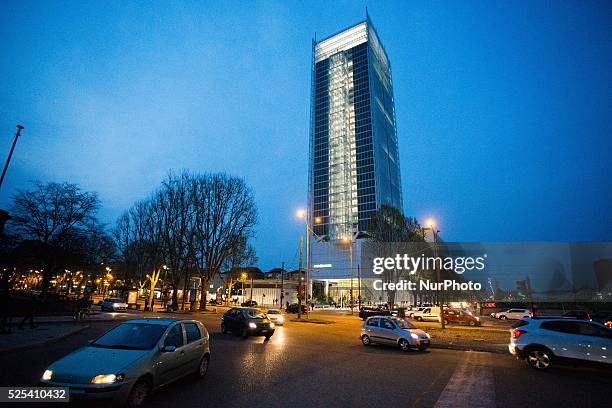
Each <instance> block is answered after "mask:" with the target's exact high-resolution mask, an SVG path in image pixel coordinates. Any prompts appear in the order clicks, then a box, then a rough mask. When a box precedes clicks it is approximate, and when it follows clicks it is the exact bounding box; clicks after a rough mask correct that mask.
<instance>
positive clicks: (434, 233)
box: [421, 218, 446, 329]
mask: <svg viewBox="0 0 612 408" xmlns="http://www.w3.org/2000/svg"><path fill="white" fill-rule="evenodd" d="M425 224H426V225H428V227H426V228H421V230H422V231H423V238H424V237H425V231H426V230H431V234H432V236H433V241H434V258H435V259H436V261H435V262H434V265H436V280H437V281H438V301H439V302H440V327H441V328H442V329H444V328H445V327H446V325H445V324H444V300H443V297H442V294H443V292H442V291H441V290H440V286H441V284H442V282H441V279H440V268H438V262H437V259H438V233H439V232H440V231H437V230H436V222H435V221H434V220H433V219H432V218H428V219H427V220H425Z"/></svg>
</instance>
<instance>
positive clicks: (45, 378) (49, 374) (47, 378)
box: [42, 370, 53, 381]
mask: <svg viewBox="0 0 612 408" xmlns="http://www.w3.org/2000/svg"><path fill="white" fill-rule="evenodd" d="M51 377H53V371H51V370H45V372H44V373H43V375H42V380H43V381H50V380H51Z"/></svg>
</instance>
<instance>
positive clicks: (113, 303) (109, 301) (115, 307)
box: [100, 298, 128, 312]
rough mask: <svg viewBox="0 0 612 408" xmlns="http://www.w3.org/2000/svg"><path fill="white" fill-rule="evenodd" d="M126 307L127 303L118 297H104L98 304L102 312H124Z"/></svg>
mask: <svg viewBox="0 0 612 408" xmlns="http://www.w3.org/2000/svg"><path fill="white" fill-rule="evenodd" d="M127 307H128V305H127V303H125V301H124V300H123V299H120V298H106V299H104V300H103V301H102V303H101V304H100V309H102V311H103V312H107V311H108V312H125V311H126V310H127Z"/></svg>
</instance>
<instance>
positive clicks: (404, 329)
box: [361, 316, 431, 351]
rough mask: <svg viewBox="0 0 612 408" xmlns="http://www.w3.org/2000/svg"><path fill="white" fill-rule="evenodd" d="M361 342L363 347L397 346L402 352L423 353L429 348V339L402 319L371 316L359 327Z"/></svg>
mask: <svg viewBox="0 0 612 408" xmlns="http://www.w3.org/2000/svg"><path fill="white" fill-rule="evenodd" d="M361 341H362V343H363V344H364V345H365V346H369V345H370V344H373V343H380V344H388V345H394V346H399V347H400V348H401V349H402V350H403V351H408V350H410V349H416V350H420V351H423V350H425V349H426V348H427V347H429V345H430V342H431V337H430V336H429V334H427V333H425V332H424V331H423V330H421V329H417V327H416V326H415V325H413V324H412V323H410V322H408V321H406V320H404V319H400V318H397V317H391V316H372V317H370V318H368V319H367V320H366V321H365V322H364V323H363V326H362V327H361Z"/></svg>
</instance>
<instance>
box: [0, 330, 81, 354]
mask: <svg viewBox="0 0 612 408" xmlns="http://www.w3.org/2000/svg"><path fill="white" fill-rule="evenodd" d="M88 327H89V326H88V325H87V324H82V323H79V324H74V323H70V324H66V323H63V324H50V325H39V324H38V323H37V326H36V327H35V328H33V329H31V328H30V327H29V326H28V325H25V326H24V329H23V330H19V329H18V328H17V325H14V326H13V327H12V330H11V333H9V334H0V353H6V352H14V351H19V350H26V349H29V348H31V347H36V346H42V345H45V344H48V343H51V342H54V341H58V340H61V339H63V338H65V337H68V336H70V335H73V334H76V333H78V332H80V331H83V330H85V329H87V328H88Z"/></svg>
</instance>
